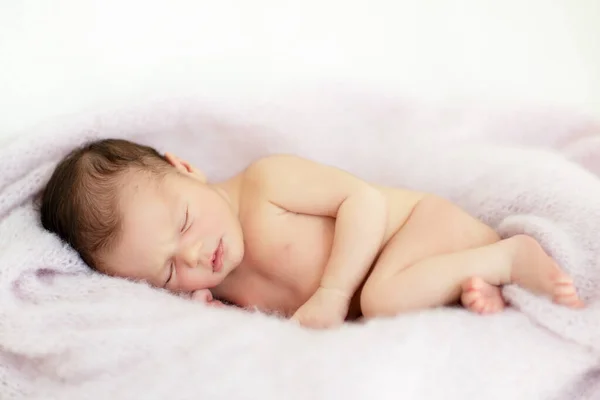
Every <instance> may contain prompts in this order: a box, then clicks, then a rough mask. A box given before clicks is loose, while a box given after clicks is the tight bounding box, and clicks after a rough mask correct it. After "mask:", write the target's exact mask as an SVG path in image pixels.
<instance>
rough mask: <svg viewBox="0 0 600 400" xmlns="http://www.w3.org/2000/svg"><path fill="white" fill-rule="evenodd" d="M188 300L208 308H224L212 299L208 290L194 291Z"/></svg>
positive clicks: (223, 305)
mask: <svg viewBox="0 0 600 400" xmlns="http://www.w3.org/2000/svg"><path fill="white" fill-rule="evenodd" d="M190 298H191V299H192V300H195V301H200V302H202V303H205V304H208V305H209V306H215V307H225V304H223V303H221V302H220V301H219V300H215V299H214V298H213V295H212V293H211V291H210V290H208V289H201V290H195V291H194V292H192V294H191V296H190Z"/></svg>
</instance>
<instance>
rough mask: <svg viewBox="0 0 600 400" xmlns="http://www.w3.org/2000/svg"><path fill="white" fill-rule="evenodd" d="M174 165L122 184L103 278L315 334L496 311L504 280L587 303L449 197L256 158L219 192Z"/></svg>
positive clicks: (533, 245) (541, 261)
mask: <svg viewBox="0 0 600 400" xmlns="http://www.w3.org/2000/svg"><path fill="white" fill-rule="evenodd" d="M167 159H168V160H169V162H170V163H171V164H172V165H173V166H174V172H173V174H171V175H168V176H167V177H166V178H164V179H162V180H160V181H157V182H153V181H152V180H150V179H148V178H140V176H139V175H136V173H134V172H132V173H131V174H129V175H130V176H128V177H126V179H128V182H126V184H124V185H123V187H122V189H121V190H122V193H121V195H120V197H121V201H120V203H121V208H122V210H121V211H122V215H123V218H124V220H123V228H122V229H123V231H122V235H121V239H120V241H119V243H118V245H117V246H116V247H115V248H114V249H111V251H110V252H107V253H106V254H103V259H104V262H105V264H106V265H107V266H108V267H107V270H106V271H105V272H107V273H109V274H113V275H117V276H125V277H130V278H139V279H144V280H146V281H148V282H150V283H151V284H153V285H155V286H158V287H165V288H166V289H168V290H170V291H174V292H189V293H194V294H195V296H196V298H199V299H200V300H201V301H206V302H209V303H212V304H220V303H218V302H215V301H214V300H213V298H212V295H214V296H215V298H218V299H220V300H225V301H227V302H231V303H233V304H236V305H239V306H241V307H248V308H258V309H260V310H263V311H265V312H275V313H278V314H282V315H284V316H286V317H291V318H292V319H294V320H296V321H298V322H299V323H301V324H302V325H305V326H309V327H315V328H327V327H333V326H336V325H338V324H340V323H342V322H343V321H344V320H347V319H355V318H358V317H360V316H364V317H367V318H374V317H384V316H393V315H397V314H399V313H403V312H410V311H414V310H419V309H425V308H431V307H438V306H444V305H448V304H453V303H455V302H458V301H460V302H461V303H462V304H463V306H464V307H466V308H467V309H470V310H472V311H474V312H476V313H481V314H485V313H493V312H499V311H501V310H502V309H503V308H504V306H505V304H504V301H503V299H502V296H501V293H500V289H499V288H500V287H501V286H502V285H505V284H509V283H516V284H518V285H520V286H522V287H523V288H525V289H528V290H530V291H532V292H534V293H536V294H539V295H542V296H546V297H548V298H549V299H551V300H552V301H554V302H556V303H558V304H561V305H564V306H567V307H573V308H578V307H582V306H583V304H582V302H581V301H580V300H579V297H578V296H577V293H576V291H575V287H574V286H573V282H572V281H571V280H570V279H569V277H568V276H567V275H566V274H565V273H564V272H562V271H561V270H560V268H559V267H558V266H557V265H556V263H555V262H554V261H553V260H552V259H551V258H550V257H549V256H548V255H547V254H546V253H545V252H544V250H543V249H542V248H541V247H540V246H539V244H538V243H537V242H536V241H535V240H533V239H532V238H530V237H527V236H516V237H513V238H509V239H506V240H500V238H499V237H498V236H497V235H496V233H495V232H494V231H493V230H492V229H491V228H489V227H488V226H486V225H484V224H483V223H481V222H480V221H478V220H476V219H475V218H473V217H471V216H470V215H468V214H467V213H465V212H464V211H462V210H461V209H459V208H458V207H456V206H455V205H453V204H451V203H450V202H448V201H446V200H443V199H441V198H438V197H435V196H432V195H428V194H424V193H418V192H412V191H407V190H402V189H395V188H389V187H381V186H375V185H372V184H369V183H367V182H365V181H363V180H361V179H359V178H357V177H355V176H353V175H351V174H349V173H346V172H344V171H341V170H339V169H336V168H333V167H330V166H325V165H322V164H318V163H314V162H311V161H309V160H305V159H301V158H298V157H293V156H272V157H268V158H264V159H261V160H258V161H257V162H255V163H253V164H252V165H250V166H249V167H248V168H247V169H246V170H244V171H243V172H241V173H240V174H238V175H236V176H235V177H233V178H231V179H229V180H227V181H225V182H219V183H215V184H209V183H207V182H206V179H205V178H204V176H203V175H202V173H201V172H200V171H198V170H196V169H195V168H194V167H192V166H191V165H190V164H189V163H187V162H185V161H183V160H180V159H179V158H177V157H175V156H174V155H170V154H168V155H167ZM134 182H135V184H134ZM207 290H209V291H210V293H207ZM196 292H197V293H196Z"/></svg>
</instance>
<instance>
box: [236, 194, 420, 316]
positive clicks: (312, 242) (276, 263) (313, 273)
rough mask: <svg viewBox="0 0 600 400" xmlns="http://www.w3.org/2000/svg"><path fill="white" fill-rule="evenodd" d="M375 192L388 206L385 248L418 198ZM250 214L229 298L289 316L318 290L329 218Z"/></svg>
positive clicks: (330, 233) (256, 208)
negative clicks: (380, 195) (241, 257)
mask: <svg viewBox="0 0 600 400" xmlns="http://www.w3.org/2000/svg"><path fill="white" fill-rule="evenodd" d="M380 189H381V190H382V191H383V192H384V193H385V194H386V196H387V198H388V201H389V207H390V209H389V219H388V225H387V229H386V235H385V236H386V237H385V240H384V244H385V242H387V240H389V238H390V237H391V236H392V235H393V234H394V233H395V232H396V231H397V230H398V229H399V228H400V226H402V224H403V223H404V222H405V221H406V219H407V218H408V216H409V215H410V212H411V211H412V209H413V207H414V206H415V204H416V203H417V202H418V201H419V199H420V198H422V196H423V195H422V194H420V193H416V192H410V191H404V190H398V189H390V188H384V187H382V188H380ZM251 210H252V212H249V213H246V215H245V216H244V218H243V220H242V226H243V231H244V240H245V255H244V260H243V262H242V264H241V265H240V266H239V267H238V269H237V271H236V273H235V278H234V279H233V280H234V281H235V282H231V283H232V286H231V291H230V294H229V296H228V297H230V299H229V300H230V301H233V302H235V303H237V304H239V305H241V306H249V307H251V306H255V307H258V308H259V309H262V310H264V311H267V312H269V311H277V312H281V313H284V314H287V315H291V314H292V313H293V312H294V311H295V310H296V309H297V308H298V307H300V306H301V305H302V304H303V303H304V302H305V301H306V300H308V298H309V297H310V296H311V295H312V294H313V293H314V291H315V290H316V289H317V288H318V286H319V282H320V280H321V277H322V275H323V271H324V269H325V267H326V264H327V261H328V259H329V255H330V253H331V249H332V246H333V238H334V233H335V219H334V218H330V217H321V216H312V215H305V214H295V213H292V212H288V211H286V210H283V209H281V208H279V207H277V206H275V205H273V204H271V203H268V202H257V203H256V204H254V205H253V207H252V208H251ZM382 247H383V246H382ZM232 278H233V277H232Z"/></svg>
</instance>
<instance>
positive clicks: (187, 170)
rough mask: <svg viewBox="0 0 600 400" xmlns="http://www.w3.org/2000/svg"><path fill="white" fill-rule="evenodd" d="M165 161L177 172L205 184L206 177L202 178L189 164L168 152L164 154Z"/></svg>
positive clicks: (200, 173)
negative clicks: (188, 175)
mask: <svg viewBox="0 0 600 400" xmlns="http://www.w3.org/2000/svg"><path fill="white" fill-rule="evenodd" d="M165 159H166V160H167V161H168V162H169V164H171V165H172V166H174V167H175V168H177V170H178V171H179V172H181V173H183V174H191V175H192V176H193V177H194V178H195V179H198V180H199V181H201V182H202V183H206V176H204V174H203V173H202V172H200V170H199V169H197V168H195V167H194V166H193V165H191V164H190V163H189V162H187V161H185V160H182V159H181V158H179V157H177V156H176V155H174V154H173V153H168V152H167V153H165Z"/></svg>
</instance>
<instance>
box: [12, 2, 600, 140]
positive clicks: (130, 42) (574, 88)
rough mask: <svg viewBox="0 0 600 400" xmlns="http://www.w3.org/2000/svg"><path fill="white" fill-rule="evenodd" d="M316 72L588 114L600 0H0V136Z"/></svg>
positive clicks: (411, 92)
mask: <svg viewBox="0 0 600 400" xmlns="http://www.w3.org/2000/svg"><path fill="white" fill-rule="evenodd" d="M319 82H324V83H331V82H339V83H344V84H353V85H362V86H368V87H372V88H382V89H385V90H387V91H390V90H392V91H394V92H395V93H398V94H400V95H408V96H418V97H423V98H430V99H432V100H435V101H443V102H453V101H459V100H465V99H471V100H472V99H475V100H477V99H486V100H493V101H499V102H508V103H515V102H528V103H531V102H533V103H544V104H547V103H551V104H558V105H564V106H565V107H570V108H576V109H578V110H582V111H585V112H589V113H594V114H595V115H597V116H598V117H600V1H598V0H576V1H573V0H554V1H548V0H526V1H523V0H520V1H516V0H503V1H481V0H480V1H466V0H453V1H450V0H447V1H443V0H423V1H407V0H396V1H392V0H387V1H384V0H368V1H367V0H363V1H352V0H345V1H338V0H320V1H313V0H305V1H294V2H292V1H285V0H278V1H276V0H254V1H245V0H218V1H193V0H168V1H167V0H161V1H153V0H144V1H142V0H122V1H114V0H105V1H91V0H53V1H42V0H38V1H34V0H0V115H1V117H0V140H3V139H6V138H7V137H10V136H12V135H15V134H18V132H19V131H21V130H23V129H27V128H28V127H30V126H31V125H34V124H38V123H40V122H43V121H44V120H45V119H47V118H51V117H54V116H59V115H65V114H72V113H77V112H80V111H85V110H94V109H96V108H99V107H106V106H118V105H119V104H126V103H127V102H128V101H132V100H134V99H153V98H160V97H162V96H165V95H170V94H172V93H201V94H202V95H209V96H235V97H243V96H264V95H268V94H269V93H270V92H272V91H277V90H281V89H282V88H284V87H288V86H289V87H294V86H296V87H298V86H302V85H306V84H314V83H319Z"/></svg>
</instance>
